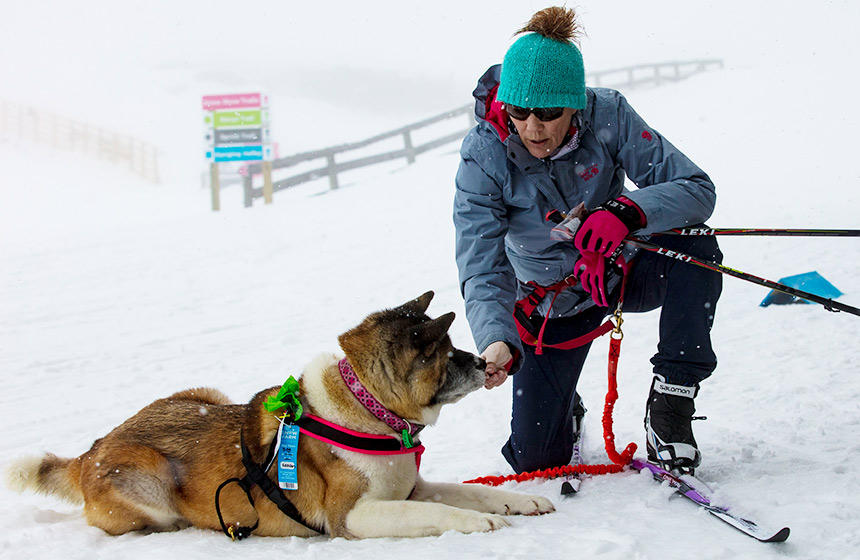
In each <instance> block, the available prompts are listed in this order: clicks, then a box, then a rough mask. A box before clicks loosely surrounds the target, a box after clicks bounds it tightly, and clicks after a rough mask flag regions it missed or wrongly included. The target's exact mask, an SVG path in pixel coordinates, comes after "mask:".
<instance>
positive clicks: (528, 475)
mask: <svg viewBox="0 0 860 560" xmlns="http://www.w3.org/2000/svg"><path fill="white" fill-rule="evenodd" d="M613 317H614V319H615V328H614V329H613V330H612V334H610V338H611V339H612V340H610V341H609V365H608V367H607V370H608V374H609V375H608V377H609V386H608V388H607V391H606V401H605V403H604V405H603V443H604V447H605V448H606V454H607V455H608V456H609V459H610V460H611V461H612V463H611V464H605V465H585V464H578V465H564V466H561V467H551V468H548V469H541V470H536V471H531V472H524V473H520V474H510V475H507V476H481V477H478V478H473V479H471V480H465V481H464V483H466V484H486V485H489V486H499V485H500V484H503V483H505V482H509V481H511V480H515V481H517V482H524V481H526V480H534V479H536V478H544V479H551V478H558V477H560V476H567V475H573V474H590V475H598V474H610V473H617V472H621V471H623V470H624V467H626V466H627V465H629V464H630V463H631V462H632V461H633V454H634V453H636V444H635V443H629V444H627V447H625V448H624V451H623V452H621V453H618V450H617V449H616V448H615V434H614V433H613V432H612V411H613V409H614V408H615V401H617V400H618V380H617V376H618V357H619V356H620V355H621V339H622V338H624V333H622V332H621V323H623V320H622V318H621V306H620V305H619V306H618V309H616V311H615V314H614V316H613Z"/></svg>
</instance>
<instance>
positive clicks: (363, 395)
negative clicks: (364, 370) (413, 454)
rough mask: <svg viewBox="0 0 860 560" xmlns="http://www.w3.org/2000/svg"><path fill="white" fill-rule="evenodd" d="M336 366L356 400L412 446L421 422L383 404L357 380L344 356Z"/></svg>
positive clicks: (405, 443)
mask: <svg viewBox="0 0 860 560" xmlns="http://www.w3.org/2000/svg"><path fill="white" fill-rule="evenodd" d="M337 367H338V369H339V370H340V376H341V377H342V378H343V382H344V383H346V386H347V387H349V390H350V391H352V394H353V395H355V398H356V399H358V402H360V403H361V404H363V405H364V408H366V409H367V410H368V411H370V413H371V414H373V415H374V416H376V417H377V418H379V419H380V420H382V421H383V422H385V423H386V424H388V425H389V426H391V428H392V429H393V430H394V431H395V432H398V433H400V434H402V435H403V444H404V445H405V446H406V447H411V446H412V436H414V435H415V434H417V433H418V432H420V431H421V429H422V428H424V426H423V425H421V424H411V423H409V422H407V421H406V420H404V419H403V418H401V417H400V416H397V415H396V414H394V413H393V412H391V411H390V410H388V409H387V408H385V406H384V405H383V404H382V403H381V402H379V401H378V400H376V397H374V396H373V395H372V394H370V391H368V390H367V388H366V387H365V386H364V385H362V384H361V381H359V380H358V375H356V373H355V370H354V369H352V365H350V363H349V362H348V361H347V359H346V358H343V359H342V360H341V361H339V362H338V363H337Z"/></svg>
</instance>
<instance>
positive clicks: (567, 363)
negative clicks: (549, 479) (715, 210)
mask: <svg viewBox="0 0 860 560" xmlns="http://www.w3.org/2000/svg"><path fill="white" fill-rule="evenodd" d="M656 242H657V243H658V244H659V245H661V246H663V247H665V248H667V249H672V250H676V251H679V252H682V253H687V254H690V255H692V256H695V257H699V258H702V259H705V260H711V261H715V262H722V259H723V255H722V253H721V252H720V249H719V247H718V246H717V242H716V239H715V238H714V237H686V236H669V235H667V236H660V237H658V238H656ZM633 263H634V264H633V267H632V270H631V271H630V273H629V275H628V278H627V286H626V288H625V294H624V305H623V310H624V312H625V313H627V312H644V311H651V310H653V309H656V308H658V307H661V306H662V309H661V311H660V340H659V343H658V344H657V353H656V354H655V355H654V357H653V358H651V363H652V364H653V371H654V373H656V374H660V375H662V376H664V377H665V378H666V381H667V382H668V383H672V384H675V385H686V386H692V385H695V384H696V383H698V382H699V381H701V380H703V379H705V378H706V377H708V376H709V375H710V374H711V373H712V372H713V371H714V368H716V366H717V358H716V356H715V355H714V351H713V348H712V347H711V336H710V331H711V325H712V324H713V320H714V312H715V311H716V305H717V300H718V299H719V297H720V292H721V290H722V276H721V275H720V273H718V272H713V271H710V270H707V269H705V268H701V267H698V266H695V265H692V264H689V263H685V262H681V261H679V260H676V259H673V258H669V257H666V256H663V255H658V254H655V253H649V252H646V251H640V253H639V255H638V256H637V257H636V259H635V260H634V261H633ZM615 292H616V293H614V294H613V296H612V297H611V298H610V301H609V307H592V308H590V309H587V310H586V311H584V312H582V313H579V314H577V315H575V316H573V317H564V318H559V319H550V320H549V321H548V322H547V326H546V331H545V332H544V342H545V343H548V344H556V343H559V342H563V341H565V340H569V339H571V338H574V337H577V336H580V335H583V334H585V333H588V332H590V331H592V330H594V329H595V328H597V327H598V326H599V325H600V324H601V323H602V322H603V320H604V319H605V317H606V316H607V314H611V313H612V312H613V311H614V310H615V305H616V303H617V301H618V295H619V294H618V293H617V292H619V290H618V289H616V290H615ZM590 346H591V344H587V345H585V346H581V347H579V348H574V349H573V350H554V349H551V348H544V351H543V354H542V355H540V356H538V355H536V354H535V353H534V347H531V346H527V345H526V346H525V348H524V356H523V364H522V367H521V368H520V370H519V371H518V372H517V373H516V374H515V375H514V376H513V408H512V413H511V436H510V438H509V439H508V442H507V443H506V444H505V445H504V447H502V455H504V457H505V459H507V461H508V463H510V465H511V467H513V469H514V471H516V472H517V473H520V472H525V471H532V470H536V469H545V468H548V467H556V466H561V465H566V464H568V463H569V462H570V459H571V455H572V453H573V409H574V407H575V406H576V404H577V403H578V402H579V395H578V394H577V392H576V383H577V381H578V380H579V374H580V371H581V370H582V366H583V364H584V363H585V357H586V356H587V355H588V350H589V348H590ZM628 364H629V362H628ZM634 367H635V366H634ZM643 400H644V397H643Z"/></svg>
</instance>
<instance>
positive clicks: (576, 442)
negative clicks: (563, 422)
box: [561, 399, 585, 496]
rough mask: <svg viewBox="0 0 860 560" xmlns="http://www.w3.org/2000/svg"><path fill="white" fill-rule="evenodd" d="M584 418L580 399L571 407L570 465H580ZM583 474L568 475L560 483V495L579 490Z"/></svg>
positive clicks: (574, 492)
mask: <svg viewBox="0 0 860 560" xmlns="http://www.w3.org/2000/svg"><path fill="white" fill-rule="evenodd" d="M584 419H585V407H584V406H582V400H581V399H580V400H579V401H578V402H577V403H576V405H575V406H574V407H573V456H572V457H571V458H570V464H571V465H580V464H582V463H583V460H582V421H583V420H584ZM582 479H583V476H582V475H580V474H572V475H568V476H566V477H565V478H564V481H563V482H562V483H561V495H562V496H568V495H570V494H576V493H577V492H579V486H580V485H581V484H582Z"/></svg>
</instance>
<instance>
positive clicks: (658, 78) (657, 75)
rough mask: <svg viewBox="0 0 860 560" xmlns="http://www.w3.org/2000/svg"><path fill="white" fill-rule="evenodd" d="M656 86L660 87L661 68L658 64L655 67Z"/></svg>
mask: <svg viewBox="0 0 860 560" xmlns="http://www.w3.org/2000/svg"><path fill="white" fill-rule="evenodd" d="M654 85H655V86H659V85H660V66H658V65H657V64H655V65H654Z"/></svg>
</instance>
